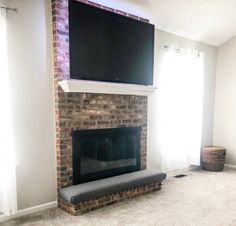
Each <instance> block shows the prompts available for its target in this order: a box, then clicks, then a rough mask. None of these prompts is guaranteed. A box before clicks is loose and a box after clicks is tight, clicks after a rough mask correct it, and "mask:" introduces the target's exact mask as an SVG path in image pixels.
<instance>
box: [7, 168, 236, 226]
mask: <svg viewBox="0 0 236 226" xmlns="http://www.w3.org/2000/svg"><path fill="white" fill-rule="evenodd" d="M186 174H187V175H188V176H187V177H184V178H179V179H177V178H174V177H169V178H168V179H167V180H166V181H165V183H164V185H163V188H162V190H161V191H157V192H154V193H151V194H148V195H145V196H143V197H139V198H135V199H132V200H128V201H124V202H121V203H118V204H115V205H112V206H108V207H106V208H102V209H99V210H96V211H93V212H90V213H88V214H85V215H83V216H78V217H73V216H70V215H68V214H67V213H65V212H63V211H61V210H59V209H57V208H56V209H51V210H48V211H43V212H40V213H37V214H34V215H31V216H28V217H22V218H18V219H15V220H11V221H9V222H7V223H5V224H2V225H5V226H15V225H22V226H23V225H24V226H37V225H39V226H45V225H47V226H53V225H56V226H59V225H60V226H62V225H68V226H74V225H76V226H82V225H83V226H96V225H102V226H113V225H119V226H126V225H127V226H131V225H135V226H139V225H142V226H146V225H147V226H167V225H168V226H169V225H171V226H191V225H194V226H236V171H234V170H226V171H224V172H221V173H211V172H204V171H188V172H187V173H186Z"/></svg>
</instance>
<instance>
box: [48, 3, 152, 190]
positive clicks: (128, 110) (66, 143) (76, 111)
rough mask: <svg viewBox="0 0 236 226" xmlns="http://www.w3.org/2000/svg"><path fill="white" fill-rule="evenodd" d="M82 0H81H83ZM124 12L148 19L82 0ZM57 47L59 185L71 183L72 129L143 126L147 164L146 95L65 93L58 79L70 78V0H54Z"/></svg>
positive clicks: (142, 156) (142, 148)
mask: <svg viewBox="0 0 236 226" xmlns="http://www.w3.org/2000/svg"><path fill="white" fill-rule="evenodd" d="M81 1H82V0H81ZM82 2H85V3H87V4H92V5H93V6H96V7H99V8H103V9H106V10H108V11H112V12H115V13H119V14H122V15H124V16H128V17H132V18H135V19H137V20H142V21H144V22H148V20H146V19H143V18H140V17H137V16H135V15H132V14H129V13H126V12H123V11H119V10H115V9H112V8H109V7H106V6H102V5H99V4H96V3H92V2H91V1H82ZM52 16H53V47H54V94H55V116H56V117H55V120H56V122H55V123H56V150H57V183H58V189H60V188H62V187H66V186H69V185H71V184H72V181H73V172H72V138H71V130H72V129H73V128H74V129H95V128H117V127H132V126H142V133H141V168H142V169H145V168H146V155H147V154H146V142H147V97H141V96H132V95H129V96H127V95H104V94H85V93H64V92H63V90H62V89H61V88H60V86H59V84H58V82H59V81H60V80H62V79H69V74H70V73H69V29H68V1H67V0H52Z"/></svg>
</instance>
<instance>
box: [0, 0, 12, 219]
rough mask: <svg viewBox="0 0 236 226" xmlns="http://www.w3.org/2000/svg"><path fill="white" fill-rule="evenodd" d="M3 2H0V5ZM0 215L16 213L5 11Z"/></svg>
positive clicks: (0, 55)
mask: <svg viewBox="0 0 236 226" xmlns="http://www.w3.org/2000/svg"><path fill="white" fill-rule="evenodd" d="M2 3H3V2H2V1H1V0H0V4H2ZM0 76H1V77H0V78H1V89H0V103H1V110H0V125H1V129H0V213H1V214H4V215H10V214H13V213H15V212H16V177H15V164H14V162H15V161H14V152H13V136H12V119H11V106H10V89H9V75H8V60H7V21H6V11H5V10H1V9H0Z"/></svg>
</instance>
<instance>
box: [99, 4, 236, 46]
mask: <svg viewBox="0 0 236 226" xmlns="http://www.w3.org/2000/svg"><path fill="white" fill-rule="evenodd" d="M96 1H97V2H100V3H102V4H106V5H109V6H111V7H114V8H120V9H122V10H125V11H127V10H129V12H131V13H135V14H137V15H140V16H144V17H147V18H150V19H151V22H152V23H155V25H156V27H157V28H159V29H161V30H164V31H167V32H170V33H173V34H176V35H180V36H183V37H186V38H190V39H193V40H197V41H201V42H204V43H208V44H211V45H215V46H219V45H221V44H222V43H224V42H226V41H227V40H229V39H231V38H232V37H233V36H235V35H236V0H96Z"/></svg>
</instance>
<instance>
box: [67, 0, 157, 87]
mask: <svg viewBox="0 0 236 226" xmlns="http://www.w3.org/2000/svg"><path fill="white" fill-rule="evenodd" d="M69 33H70V34H69V38H70V78H71V79H82V80H95V81H108V82H119V83H130V84H142V85H152V84H153V57H154V56H153V55H154V25H152V24H148V23H145V22H142V21H138V20H135V19H132V18H128V17H125V16H122V15H118V14H116V13H113V12H109V11H106V10H103V9H100V8H96V7H93V6H90V5H87V4H84V3H81V2H78V1H76V0H70V1H69Z"/></svg>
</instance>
